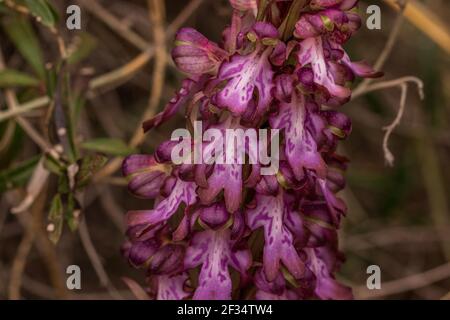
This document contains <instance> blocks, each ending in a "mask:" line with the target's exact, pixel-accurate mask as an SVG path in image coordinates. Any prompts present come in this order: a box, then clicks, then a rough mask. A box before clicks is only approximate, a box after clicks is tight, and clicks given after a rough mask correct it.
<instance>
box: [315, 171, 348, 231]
mask: <svg viewBox="0 0 450 320" xmlns="http://www.w3.org/2000/svg"><path fill="white" fill-rule="evenodd" d="M318 183H319V186H320V189H321V191H322V194H323V196H324V197H325V201H326V203H327V205H328V209H329V211H330V214H331V218H332V219H333V222H334V224H335V225H336V226H338V225H339V222H340V220H341V216H343V215H345V213H346V212H347V206H346V205H345V202H344V201H343V200H342V199H340V198H338V197H336V195H335V194H334V193H333V192H331V190H330V189H329V188H328V186H327V182H326V180H323V179H319V180H318Z"/></svg>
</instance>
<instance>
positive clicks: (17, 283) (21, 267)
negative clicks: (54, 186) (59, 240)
mask: <svg viewBox="0 0 450 320" xmlns="http://www.w3.org/2000/svg"><path fill="white" fill-rule="evenodd" d="M45 199H46V192H45V191H44V192H40V193H39V197H38V201H36V202H34V204H33V206H32V207H31V221H28V224H27V225H26V232H25V235H24V236H23V238H22V241H21V242H20V245H19V248H18V249H17V253H16V256H15V258H14V261H13V264H12V267H11V274H10V281H9V287H8V296H9V299H11V300H18V299H20V288H21V286H22V275H23V273H24V271H25V266H26V262H27V258H28V255H29V253H30V251H31V249H32V247H33V242H34V239H35V236H36V233H37V230H38V228H39V224H40V223H39V222H40V219H41V218H42V213H43V211H44V207H45Z"/></svg>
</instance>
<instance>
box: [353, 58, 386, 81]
mask: <svg viewBox="0 0 450 320" xmlns="http://www.w3.org/2000/svg"><path fill="white" fill-rule="evenodd" d="M349 67H350V69H351V70H352V71H353V72H354V73H355V74H356V75H357V76H359V77H362V78H379V77H382V76H383V75H384V72H382V71H376V70H374V69H373V68H372V67H371V66H370V65H368V64H367V63H366V62H363V61H361V62H352V63H351V64H350V66H349Z"/></svg>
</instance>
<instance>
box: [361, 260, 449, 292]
mask: <svg viewBox="0 0 450 320" xmlns="http://www.w3.org/2000/svg"><path fill="white" fill-rule="evenodd" d="M449 277H450V262H449V263H446V264H444V265H441V266H439V267H437V268H434V269H431V270H428V271H425V272H423V273H419V274H414V275H412V276H409V277H405V278H402V279H398V280H394V281H390V282H383V283H382V285H381V290H368V289H367V287H366V286H362V287H358V288H355V289H354V292H355V296H356V297H357V298H358V299H375V298H382V297H387V296H391V295H394V294H399V293H402V292H407V291H412V290H415V289H419V288H423V287H426V286H428V285H430V284H432V283H436V282H439V281H442V280H445V279H447V278H449Z"/></svg>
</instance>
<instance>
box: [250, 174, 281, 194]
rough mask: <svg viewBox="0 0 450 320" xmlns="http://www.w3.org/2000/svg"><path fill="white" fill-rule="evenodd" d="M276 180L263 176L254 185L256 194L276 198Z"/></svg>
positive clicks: (273, 177)
mask: <svg viewBox="0 0 450 320" xmlns="http://www.w3.org/2000/svg"><path fill="white" fill-rule="evenodd" d="M278 188H279V185H278V180H277V177H276V176H274V175H273V176H263V177H262V179H261V180H260V181H259V183H258V184H257V185H256V189H255V190H256V192H258V193H260V194H264V195H272V196H276V195H277V194H278Z"/></svg>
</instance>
